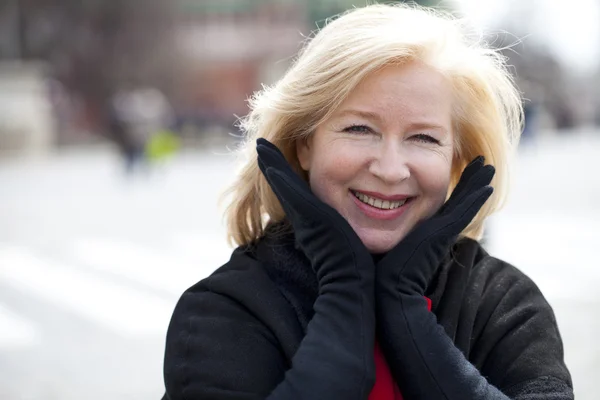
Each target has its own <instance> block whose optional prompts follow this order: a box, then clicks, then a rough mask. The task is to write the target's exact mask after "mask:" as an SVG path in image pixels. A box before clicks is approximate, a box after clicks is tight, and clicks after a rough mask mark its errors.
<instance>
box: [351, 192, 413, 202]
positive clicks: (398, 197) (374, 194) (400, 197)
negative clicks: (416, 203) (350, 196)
mask: <svg viewBox="0 0 600 400" xmlns="http://www.w3.org/2000/svg"><path fill="white" fill-rule="evenodd" d="M351 191H352V192H359V193H362V194H366V195H367V196H369V197H375V198H377V199H381V200H387V201H398V200H404V199H408V198H410V197H411V196H406V195H404V194H395V195H392V196H386V195H385V194H382V193H377V192H365V191H364V190H352V189H351Z"/></svg>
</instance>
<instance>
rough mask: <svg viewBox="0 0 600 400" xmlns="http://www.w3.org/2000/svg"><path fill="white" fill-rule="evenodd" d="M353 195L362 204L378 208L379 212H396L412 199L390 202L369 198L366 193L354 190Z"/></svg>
mask: <svg viewBox="0 0 600 400" xmlns="http://www.w3.org/2000/svg"><path fill="white" fill-rule="evenodd" d="M351 193H352V194H353V195H354V197H356V198H357V199H358V200H359V201H361V202H362V203H364V204H367V205H369V206H371V207H374V208H377V209H379V210H395V209H396V208H400V207H402V206H403V205H404V204H405V203H406V202H407V201H410V200H411V199H412V198H411V197H409V198H406V199H402V200H396V201H390V200H382V199H378V198H376V197H371V196H367V195H366V194H364V193H361V192H357V191H354V190H351Z"/></svg>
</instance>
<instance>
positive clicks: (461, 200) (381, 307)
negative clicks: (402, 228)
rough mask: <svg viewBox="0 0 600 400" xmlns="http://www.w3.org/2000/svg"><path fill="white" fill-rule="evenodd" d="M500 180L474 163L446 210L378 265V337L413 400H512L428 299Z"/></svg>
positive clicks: (487, 168)
mask: <svg viewBox="0 0 600 400" xmlns="http://www.w3.org/2000/svg"><path fill="white" fill-rule="evenodd" d="M494 172H495V169H494V167H492V166H491V165H484V159H483V157H478V158H476V159H475V160H473V161H472V162H471V163H470V164H469V165H468V166H467V167H466V168H465V170H464V172H463V174H462V176H461V179H460V181H459V183H458V185H457V186H456V188H455V189H454V191H453V192H452V195H451V196H450V199H448V201H447V202H446V203H445V204H444V205H443V206H442V208H441V209H440V210H439V211H438V212H437V213H436V214H435V215H434V216H432V217H431V218H429V219H427V220H425V221H423V222H422V223H420V224H419V225H417V227H416V228H415V229H414V230H413V231H411V232H410V233H409V234H408V235H407V236H406V237H405V238H404V239H403V240H402V241H401V242H400V243H399V244H398V245H396V247H394V248H393V249H392V250H391V251H390V252H389V253H388V254H386V255H385V256H384V258H383V259H382V260H381V261H380V262H379V263H378V264H377V278H376V293H377V328H378V337H379V341H380V344H381V347H382V349H383V351H384V354H385V357H386V359H387V361H388V364H389V366H390V369H391V371H392V374H393V376H394V379H395V380H396V382H397V383H398V385H399V387H400V389H401V391H402V393H403V395H404V398H405V399H407V400H412V399H427V400H437V399H444V400H464V399H469V400H475V399H481V400H483V399H486V400H489V399H503V400H506V399H508V397H506V396H505V395H504V394H502V393H501V392H500V391H499V390H498V389H496V388H495V387H493V386H492V385H490V384H489V383H488V382H487V381H486V379H485V378H484V377H482V376H481V374H480V373H479V371H477V369H476V368H475V367H474V366H473V365H472V364H471V363H470V362H469V361H468V360H467V359H466V358H465V357H464V355H463V354H462V353H461V352H460V350H458V349H457V348H456V347H455V346H454V343H452V340H451V339H450V338H449V337H448V336H447V335H446V333H445V331H444V329H443V328H442V327H441V326H440V325H438V324H437V321H436V318H435V315H434V314H433V313H431V312H429V311H428V309H427V302H426V300H425V298H424V293H425V290H426V288H427V285H428V284H429V282H430V281H431V279H432V277H433V274H434V272H435V270H436V269H437V267H438V266H439V265H440V263H441V262H442V260H443V258H444V256H446V254H447V253H448V252H449V250H450V247H451V245H452V244H453V243H454V242H455V241H456V238H457V237H458V235H459V234H460V232H461V231H462V230H463V229H464V228H466V227H467V225H468V224H469V223H470V222H471V220H472V219H473V218H474V217H475V215H476V214H477V212H478V211H479V210H480V209H481V207H482V206H483V204H484V203H485V202H486V200H487V199H488V198H489V196H490V195H491V194H492V192H493V188H492V187H491V186H489V184H490V182H491V180H492V178H493V176H494Z"/></svg>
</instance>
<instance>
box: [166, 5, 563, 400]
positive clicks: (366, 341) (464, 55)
mask: <svg viewBox="0 0 600 400" xmlns="http://www.w3.org/2000/svg"><path fill="white" fill-rule="evenodd" d="M251 106H252V109H251V112H250V114H249V115H248V116H247V117H246V119H245V120H244V121H243V124H242V126H243V128H244V129H245V131H246V133H247V134H248V142H247V143H246V148H245V150H246V151H247V155H248V158H247V160H246V164H245V166H244V168H243V170H242V171H241V173H240V175H239V177H238V179H237V181H236V182H235V183H234V185H233V186H232V189H231V191H230V195H231V204H230V207H229V209H228V210H227V214H226V216H227V218H228V227H229V234H230V236H231V238H232V239H233V240H234V241H235V242H236V243H237V244H238V245H239V247H238V248H237V249H236V250H235V251H234V252H233V255H232V257H231V259H230V261H229V262H228V263H227V264H225V265H224V266H223V267H221V268H220V269H218V270H217V271H216V272H215V273H214V274H212V275H211V276H210V277H208V278H206V279H204V280H202V281H200V282H198V283H197V284H195V285H194V286H192V287H191V288H190V289H188V290H187V291H186V292H185V293H184V294H183V295H182V297H181V299H180V300H179V302H178V304H177V306H176V308H175V311H174V313H173V316H172V320H171V323H170V326H169V330H168V333H167V338H166V352H165V363H164V377H165V384H166V394H165V397H164V398H165V399H170V400H181V399H228V400H233V399H265V398H267V399H344V400H349V399H367V398H369V399H402V398H404V399H427V400H437V399H440V400H441V399H444V400H464V399H470V400H473V399H478V400H483V399H486V400H490V399H495V400H500V399H502V400H506V399H525V398H527V399H533V398H536V399H550V398H552V399H561V400H562V399H565V400H566V399H573V391H572V383H571V377H570V374H569V371H568V370H567V368H566V366H565V363H564V359H563V345H562V341H561V337H560V334H559V331H558V327H557V324H556V321H555V317H554V313H553V311H552V309H551V307H550V305H549V304H548V303H547V301H546V300H545V298H544V296H543V295H542V293H540V291H539V289H538V288H537V286H536V285H535V284H534V283H533V282H532V281H531V280H530V279H529V278H528V277H527V276H525V275H524V274H523V273H522V272H520V271H519V270H518V269H517V268H515V267H514V266H512V265H510V264H508V263H506V262H504V261H501V260H499V259H496V258H494V257H491V256H490V255H488V254H487V253H486V251H485V250H484V249H483V248H482V246H481V245H480V244H479V242H478V239H479V238H480V237H481V234H482V229H483V224H484V222H485V220H486V218H487V217H488V216H489V215H491V214H492V213H493V212H494V211H495V210H496V209H497V208H498V207H499V205H500V204H501V202H502V201H503V199H504V198H505V196H506V186H507V179H508V169H509V165H508V162H509V159H510V154H511V152H512V151H513V150H514V149H513V147H514V144H515V143H516V141H517V138H518V136H519V133H520V126H521V125H520V123H521V118H522V108H521V101H520V98H519V95H518V92H517V90H516V88H515V87H514V85H513V83H512V80H511V78H510V76H509V75H508V72H507V69H506V66H505V65H504V59H503V58H502V57H501V56H500V55H499V54H498V53H497V52H496V51H494V50H492V49H489V48H487V47H485V44H483V43H481V42H479V41H477V40H475V39H472V37H471V36H469V35H468V31H466V30H464V29H463V25H462V24H461V22H460V21H457V20H454V19H453V18H452V17H450V16H446V15H443V14H438V13H434V12H433V11H429V10H425V9H420V8H416V6H406V5H394V6H392V5H372V6H367V7H364V8H357V9H354V10H352V11H349V12H348V13H346V14H344V15H343V16H341V17H339V18H337V19H334V20H332V21H331V22H330V23H329V24H328V25H327V26H326V27H324V28H323V29H322V30H321V31H320V32H319V33H318V34H316V36H315V37H314V38H312V40H310V41H309V42H308V43H307V45H306V47H305V48H304V49H303V50H302V52H301V53H300V55H299V58H298V59H297V60H296V62H295V64H294V65H293V66H292V68H291V69H290V70H289V71H288V72H287V73H286V75H285V76H284V77H283V78H282V79H281V80H280V81H279V82H278V83H277V84H276V85H274V86H273V87H271V88H266V89H264V90H263V91H261V92H259V93H258V94H256V96H255V97H254V98H253V100H252V102H251Z"/></svg>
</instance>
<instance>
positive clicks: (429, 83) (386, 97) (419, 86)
mask: <svg viewBox="0 0 600 400" xmlns="http://www.w3.org/2000/svg"><path fill="white" fill-rule="evenodd" d="M365 107H367V108H368V109H369V110H370V111H374V112H378V113H392V114H396V115H405V116H413V117H424V118H434V117H435V118H437V119H439V118H443V119H446V117H448V118H449V114H450V112H451V107H452V92H451V88H450V84H449V82H448V81H447V79H446V78H445V77H444V76H443V75H442V74H441V73H440V72H438V71H436V70H434V69H433V68H431V67H428V66H426V65H424V64H422V63H417V62H411V63H408V64H404V65H392V66H386V67H384V68H382V69H380V70H378V71H376V72H374V73H372V74H370V75H369V76H367V77H366V78H365V79H364V80H363V81H362V82H361V83H360V84H359V85H358V86H357V87H356V88H355V89H354V90H353V91H352V92H351V93H350V95H349V96H348V98H347V99H346V100H345V101H344V102H343V103H342V105H341V106H340V111H343V110H344V109H348V108H365Z"/></svg>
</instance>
